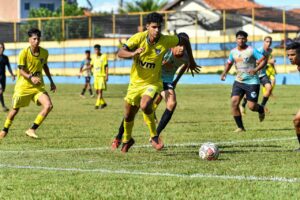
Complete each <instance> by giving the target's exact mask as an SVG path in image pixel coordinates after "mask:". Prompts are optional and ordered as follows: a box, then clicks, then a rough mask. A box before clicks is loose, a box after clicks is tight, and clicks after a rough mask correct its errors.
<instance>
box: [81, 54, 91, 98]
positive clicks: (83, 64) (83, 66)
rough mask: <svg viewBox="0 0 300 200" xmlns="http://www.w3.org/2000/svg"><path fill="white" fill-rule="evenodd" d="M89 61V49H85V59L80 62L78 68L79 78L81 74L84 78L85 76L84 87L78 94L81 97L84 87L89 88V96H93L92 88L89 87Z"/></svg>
mask: <svg viewBox="0 0 300 200" xmlns="http://www.w3.org/2000/svg"><path fill="white" fill-rule="evenodd" d="M90 63H91V51H90V50H86V51H85V59H84V60H83V61H82V62H81V65H80V70H79V78H80V76H82V75H84V78H85V84H84V87H83V89H82V92H81V94H80V96H81V97H83V98H84V93H85V91H86V89H88V90H89V92H90V95H91V97H94V95H93V90H92V87H91V75H92V72H91V68H90Z"/></svg>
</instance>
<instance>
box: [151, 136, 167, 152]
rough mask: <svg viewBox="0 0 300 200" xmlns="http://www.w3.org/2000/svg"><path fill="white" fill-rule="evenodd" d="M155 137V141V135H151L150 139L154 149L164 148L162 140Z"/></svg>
mask: <svg viewBox="0 0 300 200" xmlns="http://www.w3.org/2000/svg"><path fill="white" fill-rule="evenodd" d="M156 137H157V142H156V141H155V139H154V138H155V137H153V138H152V139H151V145H152V147H153V148H154V149H156V150H161V149H162V148H164V143H163V141H162V140H161V139H160V137H158V136H156Z"/></svg>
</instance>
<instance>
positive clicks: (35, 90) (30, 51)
mask: <svg viewBox="0 0 300 200" xmlns="http://www.w3.org/2000/svg"><path fill="white" fill-rule="evenodd" d="M28 36H29V43H30V46H29V47H27V48H25V49H23V50H22V51H21V52H20V54H19V59H18V68H19V69H18V78H17V82H16V85H15V90H14V95H13V108H12V110H11V111H10V112H9V113H8V115H7V118H6V121H5V123H4V128H3V130H2V131H1V132H0V138H4V137H5V136H6V135H7V133H8V129H9V127H10V126H11V124H12V122H13V120H14V118H15V116H16V115H17V114H18V112H19V110H20V108H21V107H26V106H28V105H29V103H30V101H34V102H35V103H36V104H37V105H41V106H42V110H41V111H40V113H39V114H38V116H37V117H36V119H35V120H34V123H33V125H32V127H31V128H29V129H28V130H27V131H26V132H25V133H26V135H27V136H29V137H32V138H38V136H37V135H36V133H35V131H36V129H37V128H38V127H39V126H40V125H41V123H42V122H43V121H44V119H45V118H46V117H47V115H48V114H49V112H50V111H51V110H52V108H53V106H52V102H51V99H50V97H49V95H48V94H47V92H46V89H45V84H44V80H43V74H42V71H43V70H44V72H45V74H46V75H47V77H48V79H49V81H50V87H51V91H55V90H56V86H55V84H54V82H53V80H52V78H51V74H50V71H49V68H48V65H47V60H48V51H47V50H46V49H44V48H42V47H40V46H39V44H40V38H41V31H40V30H38V29H35V28H32V29H30V30H29V31H28Z"/></svg>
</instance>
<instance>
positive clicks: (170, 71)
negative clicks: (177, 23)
mask: <svg viewBox="0 0 300 200" xmlns="http://www.w3.org/2000/svg"><path fill="white" fill-rule="evenodd" d="M178 35H179V36H182V37H186V38H187V39H189V37H188V35H187V34H186V33H179V34H178ZM162 63H163V65H162V80H163V91H162V92H161V93H160V95H157V97H156V98H155V100H154V102H153V106H154V110H156V107H157V106H158V104H159V103H160V102H161V100H162V98H163V99H164V100H165V101H166V110H165V112H164V113H163V115H162V118H161V120H160V122H159V125H158V127H157V129H156V132H157V135H158V136H159V135H160V133H161V131H162V130H163V129H164V128H165V127H166V126H167V124H168V122H169V121H170V119H171V117H172V115H173V113H174V111H175V108H176V105H177V101H176V93H175V87H176V85H177V83H178V81H179V79H180V78H181V76H182V74H183V73H184V72H185V71H186V70H187V68H188V64H189V58H188V55H187V52H186V50H185V46H183V45H177V46H176V47H173V48H171V49H169V50H168V51H167V53H166V54H165V55H164V58H163V61H162ZM178 68H180V71H179V73H178V75H177V76H176V78H175V79H174V76H175V73H176V71H177V70H178ZM195 71H196V72H199V68H196V69H195ZM143 116H144V118H146V115H145V114H144V113H143ZM123 123H124V121H122V122H121V125H120V128H119V133H118V134H117V135H116V137H115V139H114V141H113V143H112V146H111V147H112V150H115V149H116V148H118V147H119V145H120V144H121V140H122V136H123V133H124V126H123Z"/></svg>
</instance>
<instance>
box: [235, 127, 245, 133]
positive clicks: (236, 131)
mask: <svg viewBox="0 0 300 200" xmlns="http://www.w3.org/2000/svg"><path fill="white" fill-rule="evenodd" d="M245 131H246V130H245V129H244V128H237V129H235V130H234V131H233V132H234V133H241V132H245Z"/></svg>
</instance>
